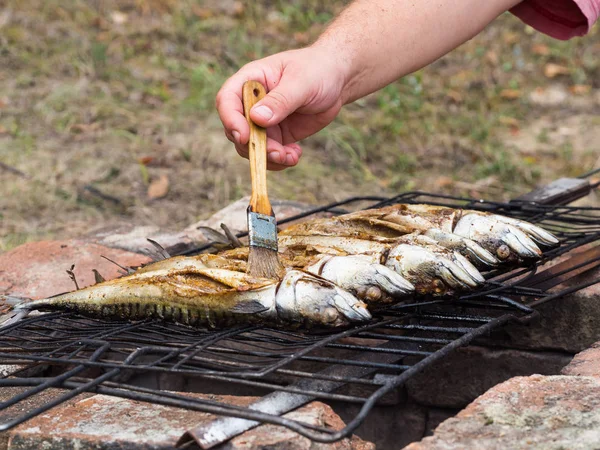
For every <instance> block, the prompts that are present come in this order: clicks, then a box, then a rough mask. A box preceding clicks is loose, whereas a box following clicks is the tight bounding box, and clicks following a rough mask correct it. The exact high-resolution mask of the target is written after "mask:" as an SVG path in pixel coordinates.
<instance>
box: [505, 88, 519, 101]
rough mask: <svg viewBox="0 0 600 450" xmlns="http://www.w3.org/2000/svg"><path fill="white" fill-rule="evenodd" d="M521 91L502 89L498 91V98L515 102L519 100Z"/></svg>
mask: <svg viewBox="0 0 600 450" xmlns="http://www.w3.org/2000/svg"><path fill="white" fill-rule="evenodd" d="M521 95H522V93H521V91H520V90H519V89H502V91H500V97H502V98H505V99H508V100H516V99H518V98H521Z"/></svg>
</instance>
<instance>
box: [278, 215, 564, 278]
mask: <svg viewBox="0 0 600 450" xmlns="http://www.w3.org/2000/svg"><path fill="white" fill-rule="evenodd" d="M414 232H419V233H422V234H425V235H427V236H429V237H432V238H433V239H435V240H436V241H437V243H438V244H440V245H442V246H444V247H447V248H449V249H451V250H455V251H458V252H459V253H461V254H462V255H463V256H464V257H466V258H468V259H469V260H470V261H471V262H472V263H473V264H475V265H476V266H478V267H481V268H485V267H493V266H496V265H497V264H499V263H501V262H519V261H521V260H527V259H538V258H539V257H540V256H541V254H542V251H541V249H540V246H541V247H542V248H550V247H555V246H557V245H559V244H560V242H559V240H558V239H557V238H556V237H555V236H554V235H552V233H549V232H548V231H546V230H544V229H543V228H541V227H539V226H537V225H533V224H531V223H529V222H526V221H523V220H518V219H513V218H510V217H505V216H501V215H498V214H492V213H488V212H483V211H474V210H462V209H453V208H448V207H444V206H434V205H418V204H417V205H411V204H398V205H391V206H387V207H384V208H379V209H372V210H364V211H357V212H354V213H350V214H345V215H342V216H339V217H335V218H332V219H317V220H314V221H309V222H303V223H300V224H296V225H293V226H291V227H288V228H286V229H285V230H283V231H282V232H281V235H328V236H336V235H337V236H346V237H355V238H360V239H370V237H371V236H379V239H381V238H393V237H397V236H402V235H406V234H410V233H414Z"/></svg>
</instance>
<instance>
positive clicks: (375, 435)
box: [332, 402, 427, 450]
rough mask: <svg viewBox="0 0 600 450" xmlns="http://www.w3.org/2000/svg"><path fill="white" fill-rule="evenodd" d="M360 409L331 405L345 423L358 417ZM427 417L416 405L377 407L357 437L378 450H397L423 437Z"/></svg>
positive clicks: (420, 407) (358, 406) (348, 404)
mask: <svg viewBox="0 0 600 450" xmlns="http://www.w3.org/2000/svg"><path fill="white" fill-rule="evenodd" d="M361 406H362V405H356V404H351V403H337V402H333V403H332V407H333V409H334V411H335V412H336V413H338V414H339V415H340V417H341V418H342V419H343V420H344V421H345V422H349V421H350V420H352V419H353V418H354V417H356V415H357V414H358V413H359V411H360V408H361ZM426 417H427V410H426V408H423V407H422V406H419V405H415V404H414V403H408V404H401V405H395V406H381V405H376V406H375V407H374V408H373V409H372V410H371V411H370V412H369V415H368V416H367V417H366V419H365V420H364V421H363V423H362V424H361V425H360V426H359V427H358V428H357V429H356V431H355V433H356V435H358V436H360V437H361V438H362V439H365V440H367V441H369V442H373V443H374V444H375V446H376V448H377V449H382V450H385V449H398V448H401V447H403V446H405V445H407V444H409V443H410V442H413V441H416V440H418V439H421V438H422V437H423V435H424V433H425V429H426Z"/></svg>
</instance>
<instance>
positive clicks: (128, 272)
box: [100, 255, 135, 275]
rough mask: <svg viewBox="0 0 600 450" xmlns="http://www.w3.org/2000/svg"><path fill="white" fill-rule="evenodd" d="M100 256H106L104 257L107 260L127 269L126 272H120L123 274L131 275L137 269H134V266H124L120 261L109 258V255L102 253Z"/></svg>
mask: <svg viewBox="0 0 600 450" xmlns="http://www.w3.org/2000/svg"><path fill="white" fill-rule="evenodd" d="M100 258H104V259H105V260H107V261H108V262H111V263H113V264H114V265H115V266H117V267H119V268H120V269H122V270H124V271H125V273H123V272H120V273H122V274H123V275H131V274H132V273H134V272H135V269H133V268H132V267H124V266H122V265H121V264H119V263H118V262H115V261H113V260H112V259H110V258H108V257H106V256H104V255H100Z"/></svg>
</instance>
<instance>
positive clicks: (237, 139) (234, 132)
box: [231, 131, 240, 144]
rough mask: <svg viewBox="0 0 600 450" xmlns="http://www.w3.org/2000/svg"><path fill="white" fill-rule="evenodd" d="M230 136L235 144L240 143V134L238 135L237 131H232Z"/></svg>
mask: <svg viewBox="0 0 600 450" xmlns="http://www.w3.org/2000/svg"><path fill="white" fill-rule="evenodd" d="M231 135H232V136H233V139H234V140H235V143H236V144H239V143H240V133H238V132H237V131H232V132H231Z"/></svg>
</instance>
